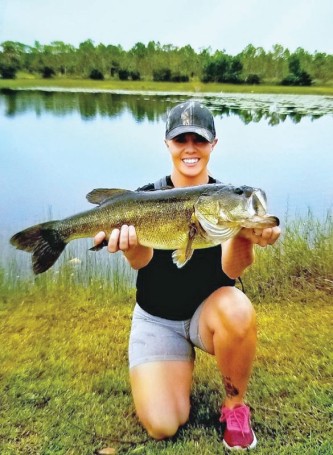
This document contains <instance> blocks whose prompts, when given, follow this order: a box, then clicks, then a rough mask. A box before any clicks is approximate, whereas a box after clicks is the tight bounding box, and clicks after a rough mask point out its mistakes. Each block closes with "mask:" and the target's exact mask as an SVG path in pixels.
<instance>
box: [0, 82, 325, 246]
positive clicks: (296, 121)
mask: <svg viewBox="0 0 333 455" xmlns="http://www.w3.org/2000/svg"><path fill="white" fill-rule="evenodd" d="M188 98H196V99H201V100H202V101H203V103H205V104H206V105H207V106H208V107H209V108H210V109H211V110H212V112H213V114H214V116H215V121H216V130H217V136H218V138H219V142H218V144H217V146H216V148H215V150H214V152H213V154H212V158H211V162H210V171H211V173H212V174H213V175H214V176H215V177H216V178H218V179H219V180H221V181H223V182H226V183H233V184H236V185H242V184H247V185H250V186H257V187H260V188H263V189H264V190H265V191H266V193H267V197H268V205H269V211H270V212H271V213H274V214H275V215H277V216H279V217H280V218H281V219H285V218H286V214H288V216H289V217H294V216H298V215H302V214H305V213H306V212H307V211H308V210H311V211H312V212H313V213H314V215H315V216H317V217H319V218H320V217H324V216H325V215H326V214H327V213H328V211H329V210H331V209H332V202H333V179H332V169H333V155H332V131H333V129H332V116H333V97H326V96H306V95H304V96H291V95H289V96H288V95H255V94H250V95H241V94H223V93H219V94H216V93H214V94H213V93H211V94H206V95H204V96H203V95H202V94H188V93H181V94H179V93H178V94H175V93H135V92H133V93H113V92H110V91H109V92H95V93H91V92H89V93H88V92H82V91H78V92H76V91H71V92H70V91H68V92H63V91H56V90H50V91H42V90H34V91H6V90H3V91H2V92H0V173H1V186H0V195H1V198H0V201H1V202H0V213H1V217H0V228H1V229H0V232H1V237H0V247H1V248H2V250H3V251H7V248H8V239H9V237H10V236H11V235H12V234H13V233H15V232H16V231H17V230H20V229H22V228H24V227H27V226H30V225H32V224H35V223H37V222H40V221H45V220H47V219H50V218H63V217H65V216H69V215H72V214H74V213H77V212H78V211H82V210H87V209H89V208H91V207H92V206H91V205H90V204H89V203H88V202H87V201H86V199H85V195H86V194H87V193H88V192H89V191H91V190H92V189H93V188H98V187H106V188H128V189H136V188H137V187H138V186H141V185H143V184H145V183H148V182H153V181H155V180H157V179H158V178H159V177H161V176H163V175H165V174H168V173H169V171H170V160H169V156H168V152H167V149H166V147H165V145H164V124H165V113H166V111H167V110H168V109H169V108H170V107H172V106H173V105H174V104H176V103H178V102H180V101H182V100H185V99H188ZM10 249H11V248H10Z"/></svg>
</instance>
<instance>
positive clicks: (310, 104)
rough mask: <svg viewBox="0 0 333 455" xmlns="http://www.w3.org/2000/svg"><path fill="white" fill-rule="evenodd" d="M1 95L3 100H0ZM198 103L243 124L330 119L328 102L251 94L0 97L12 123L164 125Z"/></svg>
mask: <svg viewBox="0 0 333 455" xmlns="http://www.w3.org/2000/svg"><path fill="white" fill-rule="evenodd" d="M1 95H2V96H1ZM194 97H195V98H196V99H201V98H202V99H203V100H204V102H205V104H207V105H208V106H209V107H210V108H211V109H212V111H213V112H214V114H215V115H216V116H220V117H221V118H223V117H228V116H230V115H237V116H238V117H239V118H240V119H241V121H242V122H243V123H244V124H249V123H251V122H255V123H258V122H261V121H266V122H267V123H268V124H269V125H271V126H274V125H278V124H279V123H281V122H285V121H286V119H290V120H291V121H292V122H293V123H299V122H300V121H301V120H302V118H304V117H309V118H311V120H316V119H318V118H321V117H322V116H324V115H332V114H333V97H320V96H293V95H259V94H258V95H254V94H250V95H248V94H219V95H216V94H214V95H212V94H211V95H209V94H208V95H205V96H204V97H202V95H199V94H196V95H194V94H179V95H176V94H175V95H173V96H172V97H170V94H158V93H154V96H148V95H147V94H140V93H132V96H129V95H128V94H126V95H125V94H121V93H113V92H106V91H104V92H93V93H91V92H73V91H65V92H64V91H61V92H60V91H49V90H43V91H41V90H34V91H19V90H17V91H15V90H7V89H6V90H4V89H3V90H1V91H0V107H1V104H3V110H4V114H5V116H8V117H11V116H15V115H19V114H22V113H25V112H27V111H29V112H30V111H34V112H35V113H36V115H38V116H39V115H42V114H43V113H49V112H52V114H53V115H58V116H62V117H63V116H66V115H70V114H73V113H76V112H79V113H80V116H81V118H82V119H83V120H92V119H94V118H96V117H98V116H101V117H110V118H113V117H117V116H120V115H122V114H123V113H125V112H130V113H131V115H132V116H133V118H135V120H136V121H137V122H138V123H140V122H143V121H144V120H148V121H150V122H156V121H157V120H160V119H164V117H165V112H166V109H167V108H168V107H170V106H171V105H172V104H174V103H178V102H180V101H182V100H184V99H185V98H194Z"/></svg>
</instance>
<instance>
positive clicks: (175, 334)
mask: <svg viewBox="0 0 333 455" xmlns="http://www.w3.org/2000/svg"><path fill="white" fill-rule="evenodd" d="M202 306H203V304H201V305H200V306H199V307H198V309H197V310H196V312H195V313H194V315H193V317H192V318H191V319H186V320H185V321H172V320H169V319H164V318H160V317H157V316H152V315H151V314H149V313H147V312H146V311H144V310H143V309H142V308H141V307H140V306H139V305H138V304H136V305H135V308H134V312H133V318H132V328H131V334H130V339H129V365H130V368H133V367H135V366H137V365H139V364H142V363H148V362H160V361H167V360H188V361H192V360H194V358H195V352H194V346H196V347H198V348H200V349H202V350H203V351H206V349H205V347H204V345H203V343H202V340H201V339H200V335H199V317H200V313H201V310H202Z"/></svg>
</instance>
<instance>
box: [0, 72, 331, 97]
mask: <svg viewBox="0 0 333 455" xmlns="http://www.w3.org/2000/svg"><path fill="white" fill-rule="evenodd" d="M36 87H38V88H40V87H44V88H53V87H57V88H63V89H85V90H118V91H119V90H125V91H131V90H134V91H140V92H142V91H157V92H193V93H210V92H212V93H216V92H217V93H221V92H225V93H268V94H281V93H284V94H295V95H333V86H332V85H325V86H316V85H314V86H311V87H286V86H281V85H268V84H267V85H266V84H261V85H233V84H218V83H207V84H203V83H202V82H199V81H193V82H184V83H175V82H173V83H172V82H153V81H116V80H104V81H93V80H90V79H68V78H53V79H42V78H39V79H38V78H33V77H31V76H27V75H25V74H21V75H20V76H19V77H18V78H17V79H13V80H10V79H0V89H1V88H3V89H13V90H15V89H19V88H20V89H33V88H36Z"/></svg>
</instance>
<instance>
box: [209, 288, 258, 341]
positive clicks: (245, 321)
mask: <svg viewBox="0 0 333 455" xmlns="http://www.w3.org/2000/svg"><path fill="white" fill-rule="evenodd" d="M217 311H218V314H219V318H218V319H219V321H220V323H221V324H222V325H223V327H224V328H225V329H226V330H227V331H228V333H229V335H231V336H233V337H234V338H237V339H238V340H240V341H241V340H242V339H244V338H246V337H247V336H248V334H249V333H253V332H255V331H256V314H255V310H254V308H253V306H252V303H251V302H250V300H249V299H248V298H247V296H246V295H245V294H243V293H242V292H241V291H240V290H239V289H237V288H228V289H227V291H226V292H224V294H223V296H222V298H220V299H218V304H217Z"/></svg>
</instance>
